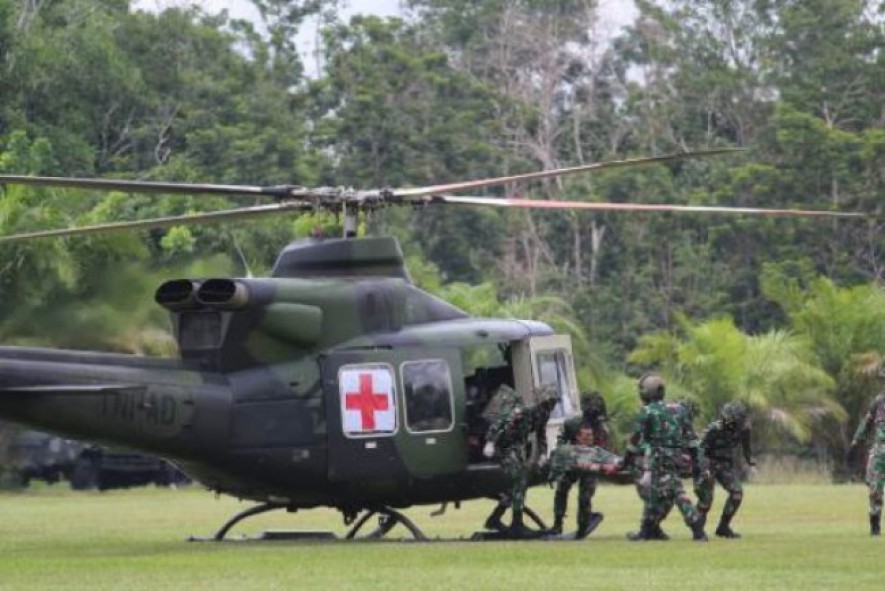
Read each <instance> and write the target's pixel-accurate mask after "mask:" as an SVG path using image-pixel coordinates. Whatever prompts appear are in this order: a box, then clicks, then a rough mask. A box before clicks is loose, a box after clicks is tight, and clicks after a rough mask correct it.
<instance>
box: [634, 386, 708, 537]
mask: <svg viewBox="0 0 885 591" xmlns="http://www.w3.org/2000/svg"><path fill="white" fill-rule="evenodd" d="M664 391H665V385H664V380H663V379H661V377H660V376H658V375H656V374H645V375H644V376H642V377H641V378H640V379H639V397H640V398H641V399H642V402H643V403H644V406H643V407H642V409H641V410H640V411H639V414H637V415H636V420H635V424H634V428H633V432H632V434H631V435H630V439H629V441H628V445H627V454H626V456H625V457H624V466H625V467H630V466H632V464H633V463H634V462H635V460H636V458H637V457H638V456H640V455H642V456H644V459H645V462H646V463H645V466H644V470H643V474H642V478H641V479H640V485H641V487H643V488H645V489H646V490H647V494H646V496H645V498H644V499H643V501H644V507H643V511H642V522H641V524H640V528H639V532H637V533H634V534H628V537H629V538H630V539H631V540H634V541H636V540H655V539H663V538H660V537H657V536H656V535H655V531H654V530H655V526H656V525H657V524H659V523H660V522H661V520H662V519H663V518H664V516H666V515H667V513H668V512H669V510H670V508H672V506H673V505H674V504H676V506H677V507H678V508H679V511H680V512H681V513H682V517H683V519H684V520H685V524H686V525H687V526H688V527H689V528H690V529H691V531H692V537H693V538H694V539H695V540H697V541H706V539H707V535H706V534H705V533H704V523H703V521H702V519H701V516H700V514H699V513H698V512H697V510H695V508H694V506H693V505H692V503H691V499H689V497H688V495H687V494H686V492H685V490H684V489H683V487H682V480H681V478H680V474H679V472H680V456H681V455H682V453H683V450H684V449H685V447H686V443H685V441H684V440H683V435H682V429H681V427H680V424H679V421H678V420H677V418H676V417H675V416H674V415H673V414H672V413H670V412H668V411H667V408H666V407H665V405H664V402H663V400H664Z"/></svg>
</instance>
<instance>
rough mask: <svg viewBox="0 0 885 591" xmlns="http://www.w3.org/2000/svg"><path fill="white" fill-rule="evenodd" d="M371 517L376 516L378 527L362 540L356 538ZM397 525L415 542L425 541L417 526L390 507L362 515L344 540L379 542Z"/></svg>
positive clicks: (425, 538)
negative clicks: (400, 525)
mask: <svg viewBox="0 0 885 591" xmlns="http://www.w3.org/2000/svg"><path fill="white" fill-rule="evenodd" d="M373 515H378V526H377V527H376V528H375V529H374V530H372V531H371V532H370V533H368V534H366V535H365V536H363V537H362V538H357V537H356V534H357V533H359V530H360V529H361V528H362V527H363V526H364V525H365V524H366V522H367V521H368V520H369V519H371V518H372V516H373ZM398 523H401V524H402V525H403V527H405V528H406V529H407V530H409V533H411V534H412V538H413V539H414V540H415V541H416V542H424V541H427V536H425V535H424V532H422V531H421V530H420V529H418V526H416V525H415V524H414V523H413V522H412V520H411V519H409V518H408V517H406V516H405V515H403V514H402V513H400V512H399V511H395V510H394V509H391V508H390V507H384V508H383V509H373V510H369V511H366V512H365V513H363V515H362V516H361V517H360V518H359V519H358V520H357V521H356V523H354V524H353V527H351V528H350V531H349V532H347V536H346V539H348V540H354V539H363V540H380V539H381V538H383V537H384V536H386V535H387V534H388V533H389V532H390V530H392V529H393V528H394V527H395V526H396V524H398Z"/></svg>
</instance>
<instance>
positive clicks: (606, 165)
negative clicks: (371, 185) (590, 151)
mask: <svg viewBox="0 0 885 591" xmlns="http://www.w3.org/2000/svg"><path fill="white" fill-rule="evenodd" d="M744 150H745V148H717V149H713V150H698V151H696V152H680V153H678V154H667V155H664V156H652V157H650V158H631V159H627V160H610V161H608V162H597V163H595V164H585V165H582V166H570V167H568V168H555V169H553V170H542V171H540V172H528V173H525V174H515V175H512V176H500V177H496V178H490V179H478V180H474V181H464V182H461V183H448V184H445V185H433V186H430V187H414V188H412V189H392V190H391V193H392V194H393V195H394V197H424V196H427V195H437V194H440V193H457V192H458V191H466V190H468V189H482V188H485V187H494V186H498V185H504V184H507V183H514V182H519V181H534V180H540V179H549V178H554V177H559V176H565V175H569V174H576V173H579V172H590V171H595V170H608V169H610V168H627V167H630V166H644V165H648V164H659V163H661V162H672V161H675V160H684V159H686V158H702V157H705V156H717V155H720V154H731V153H735V152H743V151H744Z"/></svg>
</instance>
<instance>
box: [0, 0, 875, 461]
mask: <svg viewBox="0 0 885 591" xmlns="http://www.w3.org/2000/svg"><path fill="white" fill-rule="evenodd" d="M252 2H253V4H254V5H255V6H256V7H257V8H258V10H259V12H260V14H261V17H262V22H260V23H252V22H247V21H241V20H236V19H232V18H230V17H229V15H228V14H227V13H221V14H208V13H206V12H204V11H203V10H202V9H201V8H199V6H198V5H195V6H194V7H191V8H187V7H185V8H180V7H179V8H169V9H166V10H164V11H162V12H160V13H155V12H145V11H140V10H136V9H135V8H134V7H133V6H132V3H131V2H130V1H129V0H0V172H2V173H15V174H44V175H59V176H100V177H110V178H123V179H147V180H170V181H173V180H174V181H189V182H213V183H245V184H261V185H270V184H277V183H295V184H302V185H328V186H354V187H358V188H371V187H384V186H409V185H423V184H435V183H441V182H447V181H454V180H465V179H470V178H479V177H485V176H499V175H503V174H510V173H517V172H527V171H532V170H540V169H548V168H554V167H559V166H571V165H578V164H586V163H592V162H601V161H606V160H612V159H621V158H625V157H636V156H646V155H656V154H663V153H669V152H675V151H680V150H690V149H700V148H708V147H724V146H740V147H745V148H747V151H746V152H744V153H742V154H741V155H739V156H727V157H718V158H710V159H703V160H692V161H684V162H681V163H679V164H676V165H659V166H650V167H645V168H642V169H629V170H618V171H611V172H606V173H604V174H598V175H586V176H576V177H570V178H567V179H562V180H559V181H557V182H547V183H543V184H537V185H532V186H519V187H512V188H511V189H509V192H500V193H494V194H495V195H501V196H503V195H505V194H506V195H508V196H525V197H533V198H537V199H552V198H555V199H565V200H591V201H619V202H636V203H674V204H705V205H732V206H747V207H801V208H806V209H827V210H838V211H866V212H874V211H878V212H880V213H881V212H882V209H883V206H885V52H883V48H885V2H882V1H877V0H827V1H824V0H802V1H796V0H669V1H666V2H665V1H662V0H656V1H650V0H637V1H636V6H637V8H638V18H637V19H636V21H635V22H634V23H633V24H632V25H630V26H628V27H626V28H624V29H623V30H621V31H618V32H616V33H614V34H612V33H611V32H606V31H604V30H603V29H604V27H603V25H602V21H601V19H600V15H599V13H598V10H599V9H598V6H597V3H596V2H594V1H592V0H487V1H484V2H475V1H474V0H409V1H406V2H404V3H403V4H404V11H403V15H402V17H400V18H378V17H373V16H356V17H353V18H351V19H350V20H349V21H345V20H343V19H342V18H341V17H340V16H339V14H340V8H341V6H340V4H341V2H340V1H336V0H301V1H295V0H252ZM308 22H310V23H312V24H311V26H314V27H316V26H318V27H319V30H320V31H321V43H320V46H319V48H318V49H317V52H316V55H311V56H309V58H308V56H305V55H304V54H303V53H302V51H301V48H300V47H299V39H302V38H303V37H302V36H299V31H300V30H302V29H303V28H304V26H305V24H306V23H308ZM306 59H310V60H312V61H315V62H316V66H317V70H316V73H315V74H310V75H308V68H307V67H306V65H305V60H306ZM310 70H311V71H313V68H311V69H310ZM511 193H512V194H511ZM229 205H230V203H228V202H226V201H225V200H223V199H220V198H207V197H202V198H199V199H197V198H192V197H169V198H163V199H158V198H156V197H147V196H132V195H128V194H122V193H111V194H97V193H91V192H86V191H61V190H48V189H31V188H22V187H12V186H7V187H4V188H2V189H0V234H9V233H13V232H20V231H26V230H29V229H37V228H49V227H59V226H67V225H74V224H87V223H98V222H105V221H113V220H121V219H132V218H138V217H155V216H158V215H176V214H181V213H186V212H192V211H200V210H202V209H206V208H217V207H222V206H229ZM338 223H339V220H337V219H334V218H315V217H312V216H305V217H301V218H295V217H287V216H282V217H280V218H279V219H273V220H271V221H262V222H250V223H248V224H246V223H238V224H234V225H233V226H231V225H225V226H212V225H207V226H191V227H176V228H172V229H170V230H166V231H146V232H136V233H120V234H106V235H95V236H90V237H79V238H69V239H54V240H36V241H31V242H25V243H15V244H10V245H3V246H2V248H0V300H2V302H3V304H4V305H3V307H2V310H0V339H2V342H3V343H4V344H16V343H17V344H25V343H27V344H44V345H54V346H67V347H86V348H104V349H110V350H118V351H130V352H137V353H144V354H169V353H170V350H171V349H170V346H169V337H168V333H167V329H168V325H167V318H166V315H165V313H164V312H163V311H162V310H161V309H160V308H159V307H158V306H156V305H154V304H153V301H152V291H153V289H154V288H155V287H156V285H158V284H159V282H160V281H161V280H162V278H166V277H169V276H181V275H183V274H193V275H201V274H209V273H231V274H242V273H245V272H246V271H247V270H248V271H249V272H251V273H254V274H259V273H262V272H264V271H266V270H268V269H269V267H270V265H271V264H272V263H273V261H274V258H275V256H276V254H277V252H278V250H279V249H280V248H281V247H282V246H283V245H285V244H286V243H287V242H288V241H290V240H292V239H293V238H295V237H298V236H304V235H306V234H307V233H309V232H310V231H312V230H313V229H314V228H316V227H317V226H322V227H324V228H326V229H327V230H329V231H330V232H335V231H337V230H336V226H337V224H338ZM361 231H364V232H366V233H369V234H382V233H393V234H395V235H396V236H397V237H398V238H399V239H400V241H401V243H402V245H403V247H404V250H405V251H406V254H407V257H408V259H409V267H410V271H411V273H412V275H413V278H414V280H415V281H416V283H418V284H419V285H420V286H422V287H423V288H424V289H427V290H429V291H432V292H434V293H437V294H439V295H441V296H443V297H445V298H447V299H449V300H450V301H452V302H454V303H455V304H457V305H459V306H461V307H463V308H464V309H466V310H468V311H470V312H471V313H474V314H477V315H505V316H514V317H533V318H537V319H541V320H545V321H547V322H549V323H551V324H552V325H554V326H556V327H558V328H560V329H563V330H568V331H569V332H570V333H571V334H572V335H573V336H574V340H575V342H576V344H577V349H578V352H579V359H578V362H579V365H580V373H581V382H582V387H584V388H598V389H600V390H601V391H602V392H603V393H604V394H605V395H606V397H607V398H608V399H609V401H610V406H611V409H612V410H613V415H614V421H615V422H616V424H617V425H618V426H620V428H624V426H625V425H626V422H627V421H629V417H630V415H631V411H632V410H633V409H634V408H635V407H636V406H637V405H638V400H637V398H636V395H635V379H636V377H637V376H638V375H639V374H640V373H641V372H643V371H645V370H648V369H656V370H658V371H661V372H662V373H663V374H664V375H665V376H666V378H667V380H668V384H669V387H670V392H671V394H672V395H673V396H688V397H691V398H693V399H695V400H696V401H697V402H698V403H699V405H700V407H701V410H702V417H701V419H702V420H707V419H710V418H712V417H713V416H714V415H715V413H716V411H717V409H718V408H719V407H720V406H721V404H722V403H723V401H725V400H728V399H732V398H742V399H744V400H747V401H748V402H749V403H750V405H751V407H752V409H753V412H754V421H755V422H754V424H755V427H756V429H755V432H756V438H757V444H759V445H762V446H764V447H766V448H768V449H771V450H774V449H803V450H813V451H814V452H815V453H816V454H817V457H818V458H819V459H821V460H823V461H829V462H832V463H833V465H834V466H836V465H837V464H839V463H840V462H841V457H842V451H843V450H844V448H845V446H846V443H847V441H849V440H850V437H851V432H852V430H853V428H854V427H855V426H856V424H857V419H858V416H859V414H860V413H861V412H862V409H864V408H865V405H866V403H867V401H868V400H869V399H870V397H871V396H873V395H874V394H875V393H876V392H877V391H878V389H879V388H880V387H881V386H880V383H877V382H876V380H875V372H876V368H877V366H878V365H881V364H885V289H883V288H885V256H883V253H885V232H883V223H882V217H881V216H880V217H879V218H878V221H868V220H867V221H864V220H847V219H846V220H826V221H825V220H817V219H816V220H811V219H796V218H790V219H781V218H771V219H768V218H766V219H759V218H754V219H751V218H743V217H734V216H731V217H724V216H704V217H700V216H689V215H684V214H632V215H626V214H624V213H592V214H591V213H563V212H537V211H533V212H531V213H525V212H521V213H513V212H503V213H502V212H499V211H487V210H485V209H477V208H451V209H446V210H445V211H442V210H441V209H429V210H426V211H418V212H406V211H387V212H383V213H382V214H379V215H377V216H374V217H372V218H371V219H368V220H367V221H366V223H365V224H364V227H363V228H361ZM836 467H838V466H836Z"/></svg>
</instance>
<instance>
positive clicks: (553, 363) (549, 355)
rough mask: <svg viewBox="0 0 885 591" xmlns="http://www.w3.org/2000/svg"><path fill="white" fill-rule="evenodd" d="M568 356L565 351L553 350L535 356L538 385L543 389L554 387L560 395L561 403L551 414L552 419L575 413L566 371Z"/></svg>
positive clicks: (540, 352) (539, 352)
mask: <svg viewBox="0 0 885 591" xmlns="http://www.w3.org/2000/svg"><path fill="white" fill-rule="evenodd" d="M568 354H569V353H568V351H566V350H565V349H553V350H549V351H538V353H537V354H536V355H535V364H536V369H537V376H538V384H539V385H540V386H542V387H544V386H553V387H554V388H556V391H557V392H558V393H559V402H558V403H557V404H556V407H555V408H554V409H553V412H552V413H550V418H553V419H556V418H561V417H567V416H571V415H572V414H574V412H575V409H574V408H573V404H572V399H571V396H569V392H570V391H571V384H569V375H568V371H566V367H567V365H566V363H567V361H568Z"/></svg>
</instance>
